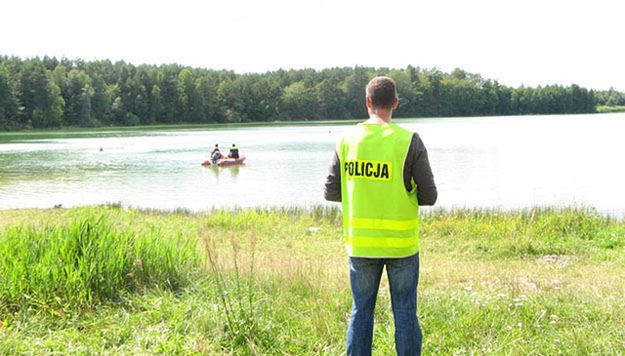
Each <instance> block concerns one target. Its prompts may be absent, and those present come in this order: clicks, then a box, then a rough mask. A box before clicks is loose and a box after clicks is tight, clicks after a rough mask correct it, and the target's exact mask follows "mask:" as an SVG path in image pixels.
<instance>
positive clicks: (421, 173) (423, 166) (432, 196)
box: [404, 133, 438, 205]
mask: <svg viewBox="0 0 625 356" xmlns="http://www.w3.org/2000/svg"><path fill="white" fill-rule="evenodd" d="M412 182H414V184H415V185H416V188H417V200H418V201H419V205H434V203H436V199H437V198H438V191H437V189H436V184H435V183H434V175H433V174H432V168H431V167H430V160H429V158H428V151H427V149H426V148H425V145H424V144H423V141H421V137H419V135H418V134H416V133H415V134H414V135H413V136H412V141H411V142H410V148H409V149H408V154H407V155H406V162H405V163H404V185H405V186H406V190H408V191H410V190H412Z"/></svg>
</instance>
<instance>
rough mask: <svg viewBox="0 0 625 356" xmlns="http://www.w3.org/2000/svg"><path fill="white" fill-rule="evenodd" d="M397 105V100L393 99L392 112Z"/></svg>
mask: <svg viewBox="0 0 625 356" xmlns="http://www.w3.org/2000/svg"><path fill="white" fill-rule="evenodd" d="M397 105H399V99H398V98H395V99H393V110H395V109H397Z"/></svg>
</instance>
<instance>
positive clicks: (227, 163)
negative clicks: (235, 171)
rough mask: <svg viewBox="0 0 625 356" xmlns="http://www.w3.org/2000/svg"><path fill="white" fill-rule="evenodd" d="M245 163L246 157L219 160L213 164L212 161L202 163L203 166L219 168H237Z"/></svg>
mask: <svg viewBox="0 0 625 356" xmlns="http://www.w3.org/2000/svg"><path fill="white" fill-rule="evenodd" d="M244 161H245V156H239V158H227V157H225V158H221V159H219V160H217V163H211V161H210V160H208V161H204V162H202V165H203V166H206V167H207V166H210V165H217V166H219V167H226V166H236V165H240V164H243V162H244Z"/></svg>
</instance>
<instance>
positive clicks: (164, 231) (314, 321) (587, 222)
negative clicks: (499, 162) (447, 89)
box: [0, 206, 625, 355]
mask: <svg viewBox="0 0 625 356" xmlns="http://www.w3.org/2000/svg"><path fill="white" fill-rule="evenodd" d="M340 220H341V219H340V211H339V210H338V209H336V208H308V209H299V208H284V209H250V210H238V211H234V212H233V211H213V212H210V213H205V214H195V213H188V212H185V211H176V212H169V213H168V212H164V211H156V210H151V211H139V210H132V209H130V210H125V209H120V208H119V207H115V206H111V207H100V208H77V209H51V210H44V211H38V210H37V211H35V210H33V211H26V210H25V211H10V212H0V254H2V255H0V275H1V276H0V277H2V278H1V279H0V354H20V353H24V354H41V353H44V354H45V353H58V354H67V353H69V354H72V353H83V354H85V353H88V354H99V353H102V354H211V355H212V354H234V355H240V354H241V355H256V354H289V355H300V354H328V355H335V354H342V353H344V337H345V336H344V335H345V329H346V327H347V320H348V317H349V310H350V303H351V295H350V291H349V275H348V265H347V258H346V256H345V252H344V248H343V241H342V226H341V225H342V224H341V222H340ZM51 221H55V222H56V223H52V222H51ZM421 228H422V237H421V239H422V241H421V243H422V254H421V257H422V260H421V261H422V264H421V274H420V282H419V283H420V285H419V318H420V320H421V323H422V327H423V330H424V354H511V355H521V354H536V355H542V354H548V355H551V354H567V355H568V354H623V353H625V341H624V340H625V324H624V323H623V321H624V320H625V304H624V303H625V302H624V299H623V295H625V279H623V263H625V257H624V256H625V223H624V222H623V221H622V220H619V219H615V218H611V217H606V216H602V215H600V214H598V213H597V212H595V211H593V210H591V209H546V208H542V209H528V210H524V211H498V210H453V211H431V212H427V211H426V212H425V214H423V216H422V224H421ZM70 272H71V273H70ZM4 277H7V278H4ZM377 305H378V306H377V307H376V316H375V318H376V319H375V320H376V324H375V329H374V333H375V336H374V355H389V354H394V352H395V351H394V338H393V332H394V330H393V321H392V313H391V300H390V298H389V293H388V284H387V281H386V279H385V278H384V277H383V280H382V285H381V288H380V293H379V296H378V303H377ZM85 307H86V308H85ZM28 311H32V312H28ZM74 311H80V312H79V313H74ZM68 314H70V315H69V316H68Z"/></svg>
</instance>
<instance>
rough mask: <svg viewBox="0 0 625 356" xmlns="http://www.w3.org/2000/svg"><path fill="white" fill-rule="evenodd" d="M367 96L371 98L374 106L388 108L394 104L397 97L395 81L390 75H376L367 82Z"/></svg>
mask: <svg viewBox="0 0 625 356" xmlns="http://www.w3.org/2000/svg"><path fill="white" fill-rule="evenodd" d="M366 93H367V98H371V104H373V107H374V108H383V109H388V108H390V107H392V106H393V100H395V99H396V98H397V90H396V89H395V81H394V80H393V79H391V78H389V77H383V76H379V77H375V78H373V79H371V81H369V84H367V89H366Z"/></svg>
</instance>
